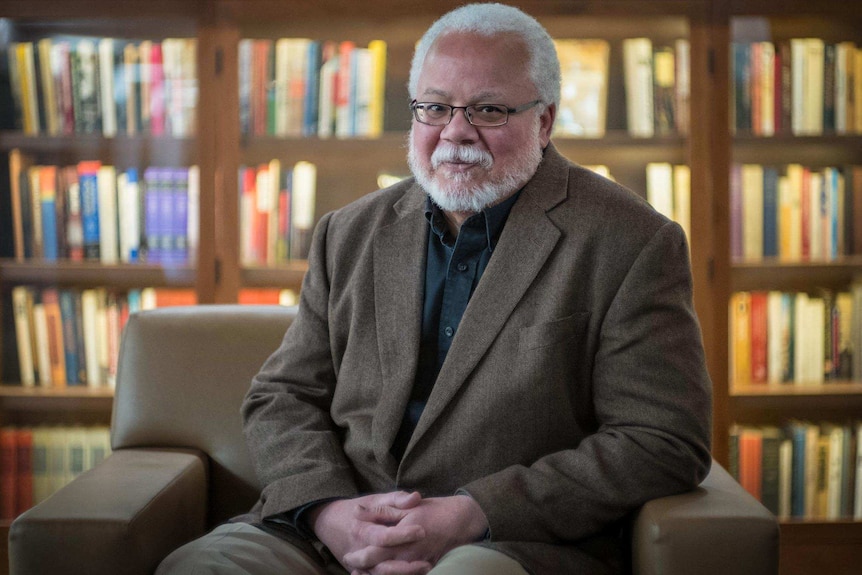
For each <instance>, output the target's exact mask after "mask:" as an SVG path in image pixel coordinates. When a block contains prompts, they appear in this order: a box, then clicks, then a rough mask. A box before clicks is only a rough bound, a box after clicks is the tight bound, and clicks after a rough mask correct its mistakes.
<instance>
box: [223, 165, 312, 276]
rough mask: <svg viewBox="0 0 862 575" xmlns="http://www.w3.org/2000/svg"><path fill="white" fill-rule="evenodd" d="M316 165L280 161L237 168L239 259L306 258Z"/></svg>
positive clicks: (255, 262)
mask: <svg viewBox="0 0 862 575" xmlns="http://www.w3.org/2000/svg"><path fill="white" fill-rule="evenodd" d="M316 188H317V168H316V166H315V165H314V164H312V163H311V162H306V161H300V162H297V163H296V164H295V165H294V166H293V167H292V168H283V167H282V165H281V162H280V161H279V160H277V159H273V160H270V161H269V162H268V163H265V164H260V165H257V166H241V167H240V170H239V201H240V206H239V213H240V226H239V229H240V242H241V243H240V263H241V264H242V265H246V266H273V265H277V264H281V263H286V262H288V261H290V260H296V259H306V258H307V257H308V249H309V247H310V242H311V233H312V229H313V227H314V212H315V210H314V205H315V195H316Z"/></svg>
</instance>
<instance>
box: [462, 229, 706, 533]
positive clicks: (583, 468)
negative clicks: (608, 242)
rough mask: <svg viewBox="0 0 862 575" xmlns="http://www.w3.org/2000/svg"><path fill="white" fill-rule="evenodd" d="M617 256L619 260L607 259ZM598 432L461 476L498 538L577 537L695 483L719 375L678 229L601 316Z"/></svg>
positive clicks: (653, 249)
mask: <svg viewBox="0 0 862 575" xmlns="http://www.w3.org/2000/svg"><path fill="white" fill-rule="evenodd" d="M609 265H612V264H609ZM585 361H592V362H593V366H594V368H593V371H592V381H591V385H592V390H593V394H592V397H593V401H594V412H595V416H596V420H597V421H598V429H597V432H596V433H594V434H592V435H589V436H587V437H585V438H584V439H583V440H582V441H581V442H580V444H579V445H578V446H577V447H576V448H574V449H569V450H565V451H560V452H556V453H552V454H549V455H547V456H545V457H543V458H541V459H539V460H537V461H535V462H534V463H533V464H532V465H530V466H512V467H508V468H505V469H503V470H501V471H500V472H497V473H494V474H492V475H489V476H486V477H483V478H480V479H479V480H477V481H474V482H471V483H469V484H468V485H465V486H464V490H465V491H467V492H468V493H469V494H470V495H471V496H472V497H473V498H474V499H475V500H476V501H477V502H478V503H479V504H480V506H481V507H482V509H483V510H484V511H485V514H486V515H487V517H488V521H489V523H490V527H491V535H492V538H493V540H494V541H539V542H548V543H554V542H561V541H575V540H578V539H581V538H584V537H586V536H589V535H591V534H595V533H597V532H599V531H600V530H602V529H603V528H606V527H607V526H608V525H609V524H610V523H611V522H613V521H616V520H618V519H620V518H622V517H623V516H624V515H625V514H626V513H628V512H630V511H631V510H633V509H635V508H636V507H638V506H640V505H642V504H643V503H645V502H646V501H648V500H650V499H653V498H657V497H660V496H664V495H669V494H672V493H678V492H682V491H685V490H688V489H691V488H693V487H695V486H696V485H697V484H698V483H699V482H700V481H701V480H702V479H703V478H704V477H705V476H706V474H707V472H708V470H709V465H710V463H711V457H710V451H709V450H710V432H711V382H710V379H709V375H708V373H707V371H706V365H705V360H704V353H703V345H702V341H701V335H700V329H699V326H698V323H697V319H696V316H695V313H694V309H693V305H692V284H691V273H690V267H689V261H688V247H687V243H686V241H685V236H684V233H683V232H682V230H681V228H680V227H679V226H678V225H677V224H674V223H672V222H668V223H666V224H665V225H663V226H661V227H660V228H659V229H658V231H657V232H656V233H655V234H654V235H653V236H652V238H651V239H650V240H649V241H648V242H647V243H646V245H645V246H644V247H643V248H642V250H641V251H640V253H639V254H638V256H637V258H636V259H635V261H634V263H633V265H631V267H630V269H629V270H628V272H627V273H626V275H625V279H624V280H623V282H622V283H621V284H620V285H619V288H618V290H617V293H616V294H614V296H613V299H612V301H611V304H610V306H609V307H608V309H607V311H606V313H605V316H604V317H603V318H601V328H600V333H599V344H598V349H597V352H596V354H595V357H594V358H585Z"/></svg>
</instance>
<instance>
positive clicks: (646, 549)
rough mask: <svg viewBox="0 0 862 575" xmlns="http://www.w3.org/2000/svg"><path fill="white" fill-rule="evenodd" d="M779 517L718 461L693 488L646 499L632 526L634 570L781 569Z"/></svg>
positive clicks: (650, 574) (741, 573) (641, 574)
mask: <svg viewBox="0 0 862 575" xmlns="http://www.w3.org/2000/svg"><path fill="white" fill-rule="evenodd" d="M778 532H779V529H778V522H777V520H776V518H775V517H774V516H773V515H772V514H771V513H770V512H769V511H768V510H767V509H766V508H765V507H764V506H763V505H761V504H760V502H759V501H757V500H756V499H755V498H754V497H752V496H751V495H750V494H749V493H748V492H747V491H745V490H744V489H743V488H742V487H741V486H740V485H739V484H738V483H737V482H736V481H734V479H733V477H731V476H730V474H728V473H727V471H725V470H724V468H722V467H721V466H720V465H719V464H718V463H716V462H715V461H713V462H712V470H711V471H710V473H709V475H708V476H707V478H706V479H705V480H704V481H703V483H702V484H701V485H700V487H698V488H697V489H695V490H694V491H691V492H688V493H683V494H680V495H673V496H670V497H663V498H661V499H656V500H653V501H650V502H648V503H647V504H646V505H644V506H643V508H642V509H641V510H640V512H639V513H638V514H637V516H636V517H635V520H634V524H633V526H632V572H633V573H634V574H635V575H658V574H662V575H674V574H677V573H679V574H690V573H698V574H699V575H712V574H715V575H723V574H726V573H734V574H736V575H747V574H758V575H762V574H767V573H769V574H774V573H778Z"/></svg>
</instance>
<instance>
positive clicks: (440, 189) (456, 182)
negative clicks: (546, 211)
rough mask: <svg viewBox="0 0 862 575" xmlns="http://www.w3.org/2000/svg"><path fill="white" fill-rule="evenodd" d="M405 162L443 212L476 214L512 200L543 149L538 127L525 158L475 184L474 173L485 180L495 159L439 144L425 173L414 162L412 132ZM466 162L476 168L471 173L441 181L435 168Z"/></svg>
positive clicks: (480, 152) (477, 151)
mask: <svg viewBox="0 0 862 575" xmlns="http://www.w3.org/2000/svg"><path fill="white" fill-rule="evenodd" d="M410 133H411V137H410V145H409V152H408V154H407V162H408V164H409V166H410V169H411V171H412V172H413V175H414V176H415V177H416V181H417V182H419V185H421V186H422V187H423V188H424V189H425V191H426V192H427V193H428V195H429V196H430V197H431V200H432V201H433V202H434V203H435V204H437V206H438V207H439V208H440V209H442V210H443V211H446V212H469V213H478V212H481V211H482V210H483V209H485V208H487V207H489V206H493V205H494V204H496V203H499V202H500V201H501V200H503V199H505V198H507V197H509V196H511V195H512V194H513V193H515V192H516V191H518V189H519V188H520V187H521V186H523V185H524V184H525V183H526V182H527V181H529V179H530V178H532V177H533V174H535V173H536V168H538V166H539V163H540V162H541V161H542V149H541V146H540V144H539V140H538V135H539V124H538V122H537V123H536V129H535V132H534V133H533V138H532V139H533V142H532V144H531V145H529V146H525V147H524V148H525V149H524V154H522V155H520V156H518V158H517V160H516V161H515V163H513V164H512V165H511V166H509V168H507V169H505V170H504V171H503V172H502V173H501V174H500V175H499V176H497V177H496V178H493V179H485V180H484V181H482V182H475V181H474V180H476V179H477V178H476V176H474V175H473V173H472V172H473V171H475V170H482V172H480V173H481V174H482V175H484V176H487V175H488V173H489V172H490V171H491V168H492V167H493V165H494V157H493V156H492V155H491V154H490V152H487V151H485V150H481V149H479V148H476V147H474V146H459V145H456V144H448V143H440V144H439V145H438V146H437V148H436V149H435V150H434V153H433V154H432V155H431V168H430V169H426V168H425V166H424V165H422V164H420V163H419V161H418V160H417V158H416V151H415V146H414V145H413V137H412V134H413V131H412V129H411V132H410ZM453 161H455V162H466V163H471V164H476V165H477V166H476V168H474V169H473V170H471V171H470V172H464V173H455V174H452V175H451V176H448V177H444V176H443V175H442V174H441V173H440V172H439V171H437V168H439V167H440V165H441V164H442V163H444V162H453Z"/></svg>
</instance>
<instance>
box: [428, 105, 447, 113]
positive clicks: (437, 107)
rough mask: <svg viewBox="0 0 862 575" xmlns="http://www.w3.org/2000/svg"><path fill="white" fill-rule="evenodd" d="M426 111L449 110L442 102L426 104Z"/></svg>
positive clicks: (440, 111) (442, 111) (441, 111)
mask: <svg viewBox="0 0 862 575" xmlns="http://www.w3.org/2000/svg"><path fill="white" fill-rule="evenodd" d="M425 111H426V112H428V113H429V114H443V113H445V112H447V111H448V107H447V106H443V105H442V104H425Z"/></svg>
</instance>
